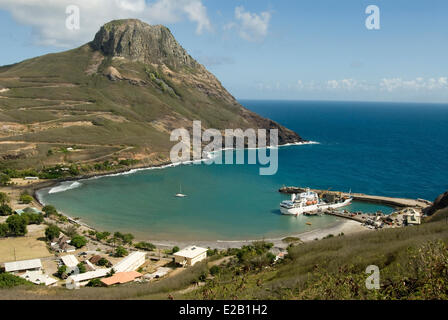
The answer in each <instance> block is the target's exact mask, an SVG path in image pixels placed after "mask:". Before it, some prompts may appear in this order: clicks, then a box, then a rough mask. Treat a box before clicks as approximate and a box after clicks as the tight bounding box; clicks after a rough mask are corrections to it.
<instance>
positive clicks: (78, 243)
mask: <svg viewBox="0 0 448 320" xmlns="http://www.w3.org/2000/svg"><path fill="white" fill-rule="evenodd" d="M70 244H71V245H73V246H75V247H76V248H77V249H79V248H82V247H84V246H85V245H86V244H87V239H86V238H85V237H83V236H79V235H76V236H74V237H73V238H72V241H71V242H70Z"/></svg>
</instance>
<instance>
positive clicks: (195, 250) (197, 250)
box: [174, 246, 208, 259]
mask: <svg viewBox="0 0 448 320" xmlns="http://www.w3.org/2000/svg"><path fill="white" fill-rule="evenodd" d="M207 251H208V249H205V248H201V247H197V246H191V247H187V248H185V249H183V250H181V251H179V252H176V253H175V254H174V255H175V256H178V257H183V258H190V259H193V258H195V257H197V256H199V255H201V254H203V253H204V252H207Z"/></svg>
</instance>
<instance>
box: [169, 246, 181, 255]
mask: <svg viewBox="0 0 448 320" xmlns="http://www.w3.org/2000/svg"><path fill="white" fill-rule="evenodd" d="M179 251H180V249H179V247H178V246H174V247H173V250H171V252H172V253H176V252H179Z"/></svg>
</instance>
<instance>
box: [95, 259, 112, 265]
mask: <svg viewBox="0 0 448 320" xmlns="http://www.w3.org/2000/svg"><path fill="white" fill-rule="evenodd" d="M97 265H99V266H100V267H109V266H111V265H112V264H111V263H110V262H109V260H107V259H106V258H101V259H100V260H98V262H97Z"/></svg>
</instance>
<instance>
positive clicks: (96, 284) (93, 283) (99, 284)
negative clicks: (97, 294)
mask: <svg viewBox="0 0 448 320" xmlns="http://www.w3.org/2000/svg"><path fill="white" fill-rule="evenodd" d="M86 286H87V287H102V286H103V283H102V282H101V280H100V279H92V280H90V281H89V283H87V284H86Z"/></svg>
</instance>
